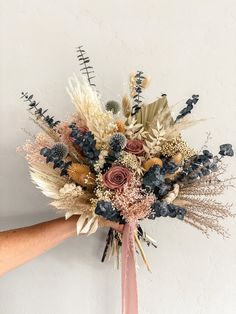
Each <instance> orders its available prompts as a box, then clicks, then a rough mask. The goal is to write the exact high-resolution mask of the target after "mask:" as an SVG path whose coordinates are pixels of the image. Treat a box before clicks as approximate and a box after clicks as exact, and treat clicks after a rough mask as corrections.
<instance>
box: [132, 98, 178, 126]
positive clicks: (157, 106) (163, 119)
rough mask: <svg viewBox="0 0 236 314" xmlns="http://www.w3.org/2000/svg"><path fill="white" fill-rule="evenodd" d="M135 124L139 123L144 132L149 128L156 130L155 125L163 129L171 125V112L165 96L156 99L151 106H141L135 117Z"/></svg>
mask: <svg viewBox="0 0 236 314" xmlns="http://www.w3.org/2000/svg"><path fill="white" fill-rule="evenodd" d="M135 118H136V120H137V123H141V124H143V126H144V129H145V130H146V131H148V130H150V128H156V125H157V123H159V124H161V125H162V126H163V127H164V128H167V127H169V126H170V125H171V124H172V123H173V119H172V116H171V111H170V108H169V106H168V102H167V98H166V97H165V96H163V97H161V98H159V99H157V100H156V101H154V102H153V103H151V104H148V105H143V106H142V107H141V109H140V111H139V112H138V113H137V114H136V115H135Z"/></svg>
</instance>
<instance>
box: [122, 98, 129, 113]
mask: <svg viewBox="0 0 236 314" xmlns="http://www.w3.org/2000/svg"><path fill="white" fill-rule="evenodd" d="M122 109H123V114H124V116H125V117H126V118H128V117H129V116H130V114H131V105H130V99H129V97H128V96H127V95H125V96H124V97H123V99H122Z"/></svg>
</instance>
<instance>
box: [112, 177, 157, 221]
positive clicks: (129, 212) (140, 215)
mask: <svg viewBox="0 0 236 314" xmlns="http://www.w3.org/2000/svg"><path fill="white" fill-rule="evenodd" d="M154 201H155V196H154V195H153V194H148V193H147V192H146V191H145V190H143V189H142V188H141V184H140V182H139V181H138V180H137V179H135V178H133V179H132V180H131V181H130V182H129V183H126V184H125V185H124V186H123V189H122V190H117V192H116V193H115V195H114V197H113V204H114V206H115V207H116V208H117V209H119V210H120V211H121V214H122V216H123V217H124V218H125V220H126V221H127V222H136V221H137V220H139V219H144V218H145V217H147V215H148V214H149V213H150V211H151V205H152V204H153V203H154Z"/></svg>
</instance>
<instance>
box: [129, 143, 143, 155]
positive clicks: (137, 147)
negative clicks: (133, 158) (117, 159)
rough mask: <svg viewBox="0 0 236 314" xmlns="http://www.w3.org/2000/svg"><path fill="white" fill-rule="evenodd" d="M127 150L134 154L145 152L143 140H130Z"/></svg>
mask: <svg viewBox="0 0 236 314" xmlns="http://www.w3.org/2000/svg"><path fill="white" fill-rule="evenodd" d="M125 150H126V151H127V152H128V153H131V154H134V155H138V156H140V155H142V154H143V152H144V148H143V141H140V140H128V142H127V144H126V147H125Z"/></svg>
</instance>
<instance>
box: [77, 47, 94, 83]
mask: <svg viewBox="0 0 236 314" xmlns="http://www.w3.org/2000/svg"><path fill="white" fill-rule="evenodd" d="M76 51H77V53H78V55H77V58H78V60H79V62H80V66H81V69H80V71H81V73H82V74H83V75H85V76H86V77H87V80H88V82H89V85H90V86H93V87H94V86H95V84H94V83H93V79H94V78H95V75H94V73H95V72H94V69H93V67H92V66H91V65H90V58H89V57H88V56H87V53H86V51H85V50H84V49H83V46H79V47H77V48H76Z"/></svg>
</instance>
